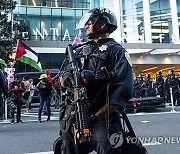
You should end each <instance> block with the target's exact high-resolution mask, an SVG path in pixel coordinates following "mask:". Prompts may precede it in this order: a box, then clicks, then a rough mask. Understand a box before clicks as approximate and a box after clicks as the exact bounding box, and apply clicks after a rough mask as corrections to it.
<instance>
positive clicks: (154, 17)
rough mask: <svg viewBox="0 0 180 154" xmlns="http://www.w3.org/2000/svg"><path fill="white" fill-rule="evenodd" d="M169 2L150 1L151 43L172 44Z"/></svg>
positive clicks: (165, 0)
mask: <svg viewBox="0 0 180 154" xmlns="http://www.w3.org/2000/svg"><path fill="white" fill-rule="evenodd" d="M170 12H171V10H170V1H169V0H163V1H162V0H150V16H151V32H152V42H153V43H170V42H172V37H171V35H172V21H171V16H170Z"/></svg>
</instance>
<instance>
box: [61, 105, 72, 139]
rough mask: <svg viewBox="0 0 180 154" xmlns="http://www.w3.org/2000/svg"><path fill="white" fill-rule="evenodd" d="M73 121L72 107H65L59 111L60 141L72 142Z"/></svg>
mask: <svg viewBox="0 0 180 154" xmlns="http://www.w3.org/2000/svg"><path fill="white" fill-rule="evenodd" d="M74 119H75V115H74V106H73V105H65V106H64V108H62V109H61V110H60V136H62V139H65V140H69V139H70V140H72V136H71V126H72V123H73V121H74Z"/></svg>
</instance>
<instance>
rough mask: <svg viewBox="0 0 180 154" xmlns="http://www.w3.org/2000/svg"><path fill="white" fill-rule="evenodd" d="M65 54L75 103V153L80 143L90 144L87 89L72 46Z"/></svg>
mask: <svg viewBox="0 0 180 154" xmlns="http://www.w3.org/2000/svg"><path fill="white" fill-rule="evenodd" d="M66 55H67V58H68V61H69V64H70V67H71V68H70V69H71V72H72V75H73V80H74V82H73V85H72V89H73V90H72V91H73V92H72V93H73V100H72V102H73V103H74V104H75V124H73V136H74V143H75V145H77V150H76V151H77V153H79V150H81V149H80V147H82V146H81V145H86V146H87V147H88V146H89V145H90V142H89V141H90V130H89V120H88V117H89V115H88V108H87V90H86V87H85V86H84V85H83V84H82V79H81V72H80V71H78V68H77V66H76V62H75V56H74V53H73V46H72V45H71V44H69V45H68V46H67V48H66Z"/></svg>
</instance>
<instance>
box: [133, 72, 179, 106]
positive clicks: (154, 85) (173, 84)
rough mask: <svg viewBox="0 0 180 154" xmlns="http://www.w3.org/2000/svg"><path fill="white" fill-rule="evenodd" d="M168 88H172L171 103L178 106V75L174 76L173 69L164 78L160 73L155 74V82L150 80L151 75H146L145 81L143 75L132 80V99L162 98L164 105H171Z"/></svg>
mask: <svg viewBox="0 0 180 154" xmlns="http://www.w3.org/2000/svg"><path fill="white" fill-rule="evenodd" d="M170 88H172V95H173V103H174V105H177V106H180V74H178V76H176V75H175V71H174V69H170V70H169V71H168V74H167V76H166V78H165V77H163V75H162V71H161V70H159V71H158V72H157V73H156V79H155V82H153V80H152V78H151V74H149V73H147V75H146V79H145V78H144V77H143V74H139V76H137V77H135V78H134V82H133V97H135V98H140V97H151V96H159V97H164V98H165V101H166V103H171V96H170Z"/></svg>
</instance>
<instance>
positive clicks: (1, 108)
mask: <svg viewBox="0 0 180 154" xmlns="http://www.w3.org/2000/svg"><path fill="white" fill-rule="evenodd" d="M3 114H4V100H3V97H2V93H0V118H3Z"/></svg>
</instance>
